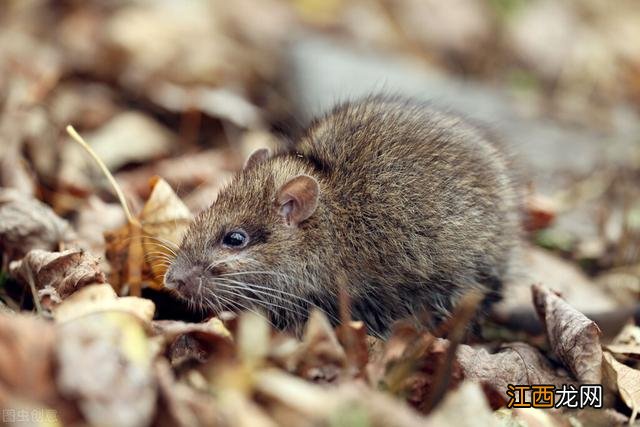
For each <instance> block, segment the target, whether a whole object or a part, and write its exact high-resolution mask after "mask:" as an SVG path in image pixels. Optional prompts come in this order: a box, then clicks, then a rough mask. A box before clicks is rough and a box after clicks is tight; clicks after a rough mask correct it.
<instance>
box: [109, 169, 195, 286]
mask: <svg viewBox="0 0 640 427" xmlns="http://www.w3.org/2000/svg"><path fill="white" fill-rule="evenodd" d="M151 187H152V191H151V195H150V196H149V199H148V200H147V202H146V203H145V205H144V207H143V209H142V212H141V213H140V215H139V216H138V221H139V224H126V225H124V226H123V227H121V228H118V229H116V230H113V231H110V232H107V233H105V240H106V242H107V259H108V260H109V262H110V263H111V266H112V268H113V270H112V272H111V275H110V278H109V279H110V282H111V284H112V285H113V286H114V287H115V289H117V290H118V293H121V290H122V287H123V286H124V285H125V284H127V285H129V286H130V287H131V289H130V293H131V294H133V295H138V294H139V293H140V288H141V286H142V284H143V282H144V283H147V284H148V285H149V286H152V287H154V288H156V289H160V288H162V287H163V279H164V273H165V272H166V270H167V268H168V264H169V262H170V261H171V260H172V259H173V257H174V256H175V251H176V249H177V248H178V244H179V243H180V242H181V240H182V235H183V234H184V232H185V231H186V229H187V227H188V226H189V224H190V223H191V220H192V215H191V212H190V211H189V209H188V208H187V207H186V206H185V205H184V204H183V203H182V201H181V200H180V199H179V198H178V196H177V195H176V194H175V193H174V192H173V190H172V189H171V187H170V186H169V184H167V183H166V181H164V180H163V179H162V178H158V177H156V178H154V179H153V180H152V182H151Z"/></svg>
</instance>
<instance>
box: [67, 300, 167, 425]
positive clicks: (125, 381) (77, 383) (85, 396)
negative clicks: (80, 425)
mask: <svg viewBox="0 0 640 427" xmlns="http://www.w3.org/2000/svg"><path fill="white" fill-rule="evenodd" d="M85 302H86V301H85ZM56 355H57V360H58V369H57V384H58V387H59V388H60V391H61V392H62V393H64V394H65V395H66V396H68V397H73V398H74V399H75V400H76V401H77V402H78V406H79V407H80V410H81V412H82V414H83V415H84V417H85V418H86V419H87V421H88V422H89V423H90V424H93V425H113V426H116V425H117V426H126V427H137V426H147V425H149V423H150V421H151V419H152V417H153V414H154V412H155V403H156V399H157V385H156V382H155V379H154V377H153V375H152V355H153V353H152V351H151V346H150V343H149V340H148V339H147V336H146V333H145V330H144V328H143V326H142V324H141V322H140V319H139V318H137V317H136V316H133V315H132V314H130V313H123V312H113V311H110V312H106V313H95V312H93V313H92V314H89V315H86V316H84V317H83V318H82V319H74V320H69V321H67V322H65V323H64V324H60V325H58V343H57V346H56Z"/></svg>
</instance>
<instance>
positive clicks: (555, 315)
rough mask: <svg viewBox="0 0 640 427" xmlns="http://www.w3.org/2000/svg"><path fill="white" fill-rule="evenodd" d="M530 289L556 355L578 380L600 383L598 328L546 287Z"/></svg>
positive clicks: (600, 356) (600, 362)
mask: <svg viewBox="0 0 640 427" xmlns="http://www.w3.org/2000/svg"><path fill="white" fill-rule="evenodd" d="M531 290H532V292H533V301H534V304H535V306H536V310H537V311H538V315H539V316H540V319H541V320H542V321H543V323H544V325H545V327H546V330H547V336H548V337H549V343H550V344H551V349H552V350H553V352H554V353H555V354H556V355H557V356H558V357H559V358H560V360H562V362H563V363H564V365H565V366H566V367H567V368H569V369H570V370H571V372H572V373H573V374H574V375H575V377H576V379H577V380H578V381H580V382H584V383H588V384H598V383H600V379H601V377H602V347H601V346H600V334H601V332H600V328H598V325H596V324H595V322H593V321H592V320H589V319H588V318H587V317H586V316H585V315H584V314H582V313H580V312H579V311H578V310H576V309H575V308H573V307H571V306H570V305H569V304H567V303H566V302H565V301H564V300H563V299H562V298H560V297H559V296H558V295H557V294H555V293H553V292H551V291H549V290H548V289H546V288H544V287H543V286H541V285H533V286H532V287H531Z"/></svg>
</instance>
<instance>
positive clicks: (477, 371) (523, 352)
mask: <svg viewBox="0 0 640 427" xmlns="http://www.w3.org/2000/svg"><path fill="white" fill-rule="evenodd" d="M457 359H458V362H459V363H460V365H461V366H462V369H463V370H464V377H465V378H466V379H468V380H472V381H478V382H482V383H486V384H489V385H491V386H492V387H493V388H494V389H495V390H497V391H498V392H500V393H502V394H503V396H505V398H506V399H507V400H508V396H507V394H506V392H507V385H509V384H555V385H561V384H571V383H573V380H572V379H571V378H568V377H566V376H563V375H560V374H559V373H557V372H556V371H555V370H554V369H553V367H552V366H551V364H550V363H549V361H548V360H547V359H546V358H545V357H544V356H543V355H542V354H541V353H540V351H538V350H537V349H536V348H533V347H531V346H530V345H528V344H524V343H513V344H509V345H505V346H503V347H502V349H501V350H500V351H499V352H497V353H494V354H490V353H489V352H487V350H485V349H483V348H477V349H476V348H474V347H471V346H468V345H461V346H460V347H459V348H458V353H457Z"/></svg>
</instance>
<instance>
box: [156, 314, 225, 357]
mask: <svg viewBox="0 0 640 427" xmlns="http://www.w3.org/2000/svg"><path fill="white" fill-rule="evenodd" d="M152 327H153V330H154V333H155V334H156V335H157V336H161V337H162V338H163V341H164V343H165V345H166V346H167V347H168V350H167V358H168V359H169V362H170V363H171V366H172V367H174V368H175V367H177V366H180V365H183V364H185V363H189V362H192V361H196V362H198V363H204V362H206V361H207V360H209V359H212V358H213V359H215V360H227V359H229V358H230V357H231V356H232V355H234V354H235V348H234V346H233V345H232V341H233V340H232V337H231V333H230V332H229V330H228V329H227V328H226V327H225V326H224V324H223V323H222V321H220V320H219V319H217V318H215V317H214V318H211V319H209V320H208V321H206V322H204V323H186V322H181V321H177V320H157V321H154V322H153V323H152Z"/></svg>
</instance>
